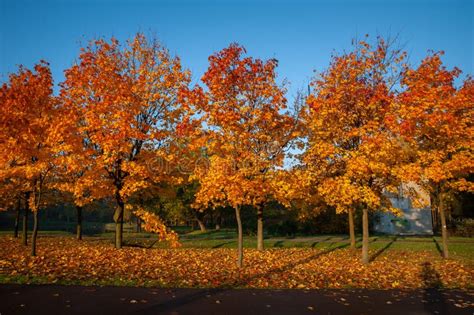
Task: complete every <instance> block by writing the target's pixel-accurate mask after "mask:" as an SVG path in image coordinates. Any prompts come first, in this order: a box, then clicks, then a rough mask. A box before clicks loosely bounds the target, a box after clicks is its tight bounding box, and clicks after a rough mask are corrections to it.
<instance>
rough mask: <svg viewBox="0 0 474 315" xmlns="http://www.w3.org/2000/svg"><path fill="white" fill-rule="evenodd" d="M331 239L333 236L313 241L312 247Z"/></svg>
mask: <svg viewBox="0 0 474 315" xmlns="http://www.w3.org/2000/svg"><path fill="white" fill-rule="evenodd" d="M330 239H332V236H329V237H326V238H324V239H322V240H319V241H316V242H313V243H312V244H311V248H314V247H316V245H318V244H320V243H323V242H326V241H329V240H330Z"/></svg>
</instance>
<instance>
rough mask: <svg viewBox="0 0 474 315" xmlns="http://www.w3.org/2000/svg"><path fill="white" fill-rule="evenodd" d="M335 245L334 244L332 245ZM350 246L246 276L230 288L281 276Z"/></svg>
mask: <svg viewBox="0 0 474 315" xmlns="http://www.w3.org/2000/svg"><path fill="white" fill-rule="evenodd" d="M332 244H333V243H332ZM347 246H349V244H342V245H339V246H335V247H332V248H328V249H326V250H324V251H322V252H319V253H316V254H314V255H312V256H309V257H307V258H304V259H300V260H298V261H295V262H292V263H290V264H287V265H285V266H282V267H278V268H273V269H270V270H268V271H266V272H264V273H259V274H255V275H251V276H246V277H243V278H241V279H240V280H238V281H235V282H234V283H232V285H230V287H241V286H244V285H246V284H248V283H249V282H250V281H252V280H255V279H258V278H262V277H265V276H266V275H268V274H272V275H274V274H281V273H284V272H286V271H289V270H291V269H293V268H294V267H296V266H298V265H302V264H305V263H308V262H310V261H312V260H314V259H316V258H319V257H321V256H323V255H326V254H329V253H331V252H333V251H335V250H337V249H342V248H345V247H347ZM225 287H229V286H225Z"/></svg>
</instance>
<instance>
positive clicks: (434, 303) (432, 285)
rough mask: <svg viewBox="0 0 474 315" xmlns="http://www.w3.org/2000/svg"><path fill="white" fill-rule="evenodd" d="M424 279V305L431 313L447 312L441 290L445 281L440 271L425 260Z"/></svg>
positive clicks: (422, 272)
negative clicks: (442, 279)
mask: <svg viewBox="0 0 474 315" xmlns="http://www.w3.org/2000/svg"><path fill="white" fill-rule="evenodd" d="M421 278H422V281H423V287H424V290H423V307H424V308H425V309H426V310H427V311H428V312H429V313H430V314H446V313H447V305H446V301H445V298H444V296H443V294H442V292H441V289H442V288H443V282H442V281H441V277H440V275H439V273H438V272H437V271H436V270H435V269H434V268H433V266H432V265H431V263H429V262H425V263H423V265H422V269H421Z"/></svg>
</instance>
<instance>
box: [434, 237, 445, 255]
mask: <svg viewBox="0 0 474 315" xmlns="http://www.w3.org/2000/svg"><path fill="white" fill-rule="evenodd" d="M433 242H434V243H435V246H436V249H437V250H438V253H439V254H440V255H441V257H443V250H442V249H441V246H439V243H438V241H437V240H436V239H435V238H434V236H433Z"/></svg>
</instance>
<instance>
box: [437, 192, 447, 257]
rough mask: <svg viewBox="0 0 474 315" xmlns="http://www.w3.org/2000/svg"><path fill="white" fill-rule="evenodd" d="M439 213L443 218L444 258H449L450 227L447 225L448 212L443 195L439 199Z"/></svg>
mask: <svg viewBox="0 0 474 315" xmlns="http://www.w3.org/2000/svg"><path fill="white" fill-rule="evenodd" d="M438 206H439V215H440V218H441V236H442V239H443V241H442V242H443V258H449V252H448V229H447V227H446V213H445V209H444V201H443V199H442V197H441V198H440V199H439V204H438Z"/></svg>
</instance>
